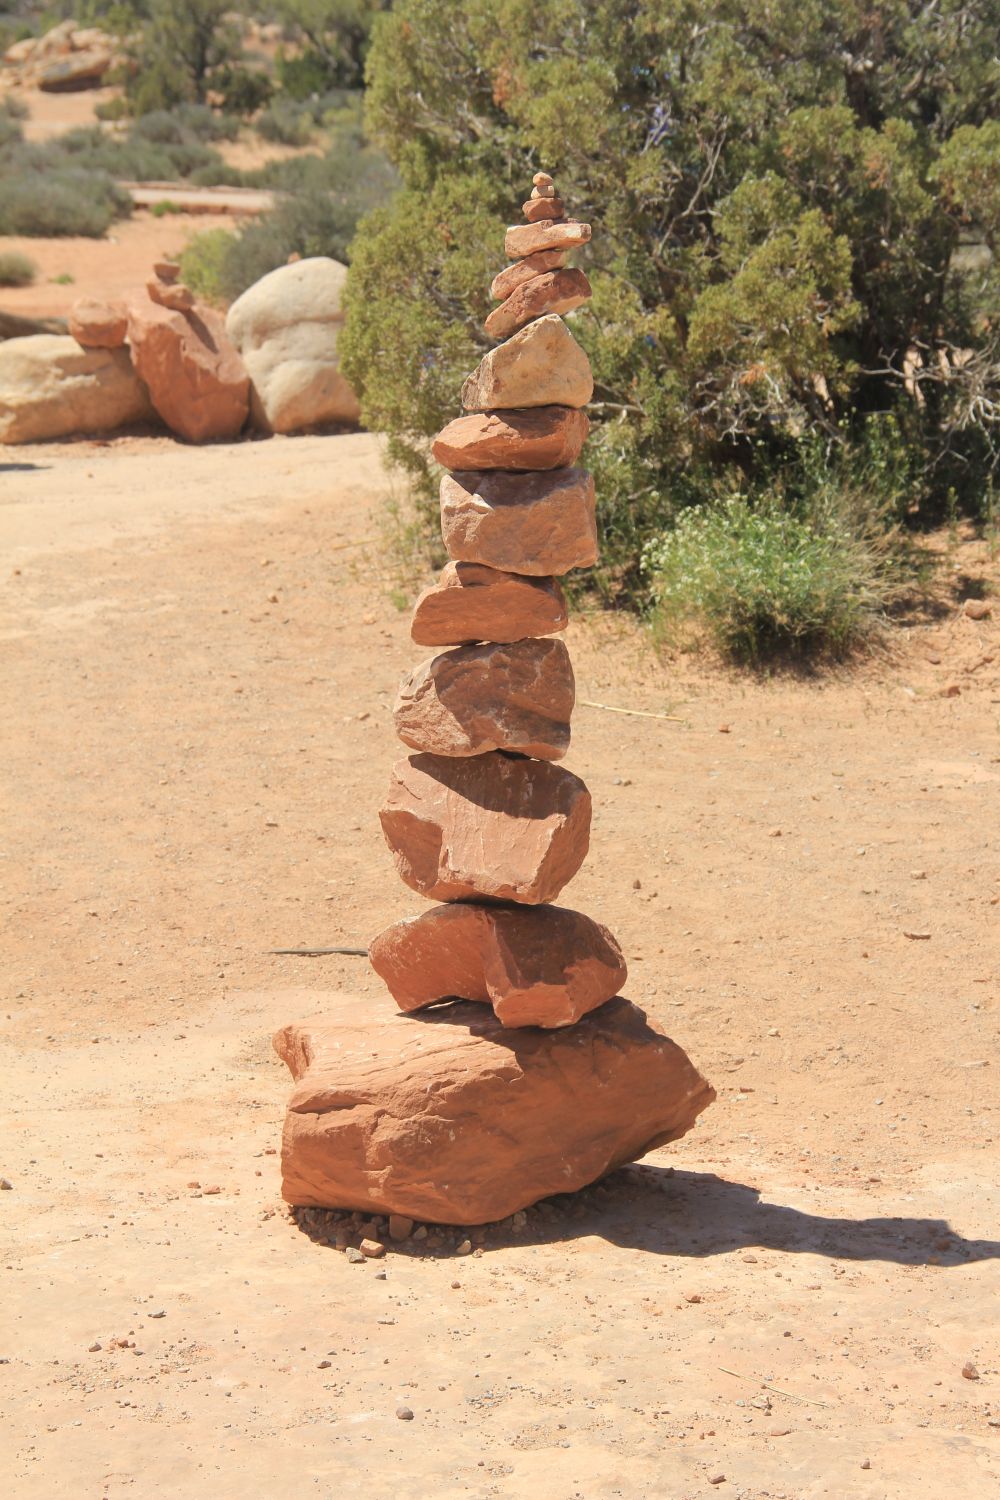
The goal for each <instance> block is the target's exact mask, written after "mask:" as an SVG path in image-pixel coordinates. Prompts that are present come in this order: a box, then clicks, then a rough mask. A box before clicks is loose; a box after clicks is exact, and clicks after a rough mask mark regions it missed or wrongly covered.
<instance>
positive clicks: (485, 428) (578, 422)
mask: <svg viewBox="0 0 1000 1500" xmlns="http://www.w3.org/2000/svg"><path fill="white" fill-rule="evenodd" d="M589 431H590V423H589V422H588V421H587V418H586V416H585V414H584V413H583V412H582V411H577V410H576V409H575V408H573V407H569V406H535V407H532V408H530V410H526V411H504V412H474V413H472V414H471V415H470V416H467V417H456V418H455V420H454V422H449V423H448V425H447V427H446V428H444V430H443V431H442V432H440V433H439V434H438V436H437V437H436V438H435V440H434V444H433V446H432V448H431V452H432V453H433V455H434V458H435V459H436V460H437V462H438V463H439V464H440V465H441V466H442V468H445V469H560V468H563V467H565V466H566V465H567V464H573V463H575V462H576V460H577V459H578V458H579V456H580V449H581V448H582V447H583V445H584V443H585V442H586V441H587V433H588V432H589Z"/></svg>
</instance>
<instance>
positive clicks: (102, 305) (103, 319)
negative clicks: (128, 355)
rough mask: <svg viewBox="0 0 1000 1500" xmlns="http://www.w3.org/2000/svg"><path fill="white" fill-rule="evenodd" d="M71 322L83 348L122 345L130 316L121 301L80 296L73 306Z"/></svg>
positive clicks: (70, 325)
mask: <svg viewBox="0 0 1000 1500" xmlns="http://www.w3.org/2000/svg"><path fill="white" fill-rule="evenodd" d="M68 326H69V331H70V333H71V334H72V335H73V337H74V338H75V339H76V341H77V343H78V344H79V345H80V347H81V348H82V349H120V348H121V346H122V345H123V344H124V342H125V335H126V333H127V332H128V318H127V317H126V316H125V308H124V307H123V306H122V304H121V303H120V302H101V301H100V300H99V298H97V297H80V298H79V299H78V300H77V301H76V302H74V303H73V306H72V307H71V308H70V311H69V320H68Z"/></svg>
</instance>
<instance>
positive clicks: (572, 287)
mask: <svg viewBox="0 0 1000 1500" xmlns="http://www.w3.org/2000/svg"><path fill="white" fill-rule="evenodd" d="M590 295H591V291H590V282H589V281H588V280H587V278H586V276H584V274H583V272H582V271H577V270H575V269H574V268H573V267H571V266H570V267H564V268H563V269H562V270H561V271H545V272H544V273H543V274H542V275H541V276H533V277H532V278H531V280H530V281H525V282H523V283H522V284H521V286H519V287H518V288H517V290H516V291H513V292H511V294H510V296H509V297H508V298H507V300H506V301H505V302H501V304H500V306H499V307H495V308H494V309H493V311H492V312H491V313H490V315H489V317H488V318H487V319H486V322H485V323H484V324H483V327H484V328H485V330H486V332H487V333H488V334H489V336H490V338H491V339H505V338H509V337H510V335H511V334H512V333H516V332H517V330H518V329H519V328H523V327H524V325H525V323H530V322H531V320H532V318H541V317H543V316H544V315H545V314H546V313H568V312H572V311H573V309H574V308H575V307H580V306H581V305H582V304H583V303H584V302H586V301H587V299H588V297H590Z"/></svg>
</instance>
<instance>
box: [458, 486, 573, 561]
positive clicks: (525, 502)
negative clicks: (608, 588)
mask: <svg viewBox="0 0 1000 1500" xmlns="http://www.w3.org/2000/svg"><path fill="white" fill-rule="evenodd" d="M595 503H596V502H595V495H594V481H593V479H592V477H591V476H590V474H588V473H587V471H586V469H558V470H556V471H555V472H554V473H551V474H498V473H485V474H484V473H475V472H464V473H457V474H445V476H444V477H443V479H442V480H441V535H442V536H443V538H444V544H445V546H446V547H447V549H448V552H449V555H450V556H451V557H453V558H455V559H456V560H457V561H459V562H473V563H484V564H485V565H486V566H487V567H489V568H500V569H505V570H507V571H508V572H511V573H526V574H528V575H530V576H534V577H542V576H544V575H546V574H552V573H555V574H559V573H568V572H569V571H570V569H571V568H590V567H593V565H594V563H595V562H596V561H597V555H598V554H597V522H596V519H595Z"/></svg>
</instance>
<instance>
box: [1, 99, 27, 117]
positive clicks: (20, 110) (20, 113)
mask: <svg viewBox="0 0 1000 1500" xmlns="http://www.w3.org/2000/svg"><path fill="white" fill-rule="evenodd" d="M0 116H6V118H7V119H8V120H27V119H29V118H30V116H31V110H30V109H29V108H28V106H27V104H25V102H24V100H23V99H19V98H18V96H17V95H16V94H9V93H8V94H0Z"/></svg>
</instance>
